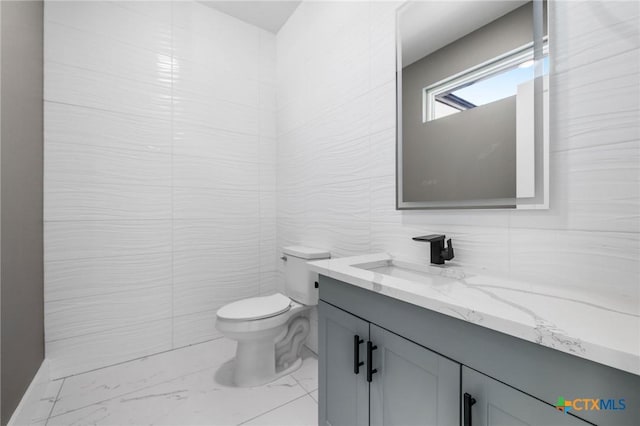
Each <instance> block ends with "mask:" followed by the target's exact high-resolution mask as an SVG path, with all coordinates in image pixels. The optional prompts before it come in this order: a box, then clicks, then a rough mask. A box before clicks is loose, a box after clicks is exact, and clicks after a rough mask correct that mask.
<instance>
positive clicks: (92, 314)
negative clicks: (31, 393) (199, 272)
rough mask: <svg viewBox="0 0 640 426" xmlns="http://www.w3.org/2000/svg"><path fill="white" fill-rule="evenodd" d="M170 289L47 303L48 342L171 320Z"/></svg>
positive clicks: (148, 289) (46, 331) (150, 289)
mask: <svg viewBox="0 0 640 426" xmlns="http://www.w3.org/2000/svg"><path fill="white" fill-rule="evenodd" d="M171 304H172V301H171V286H170V285H164V286H162V287H152V288H141V289H138V290H133V291H126V292H118V293H111V294H101V295H97V296H91V297H82V298H73V299H65V300H59V301H52V302H48V303H47V305H46V309H45V323H46V330H45V334H46V339H47V341H49V342H51V341H55V340H61V339H68V338H70V337H75V336H83V335H86V334H93V333H99V332H102V331H106V330H109V329H112V328H119V327H125V326H127V325H128V324H131V323H136V322H150V321H157V320H161V319H165V318H170V317H171Z"/></svg>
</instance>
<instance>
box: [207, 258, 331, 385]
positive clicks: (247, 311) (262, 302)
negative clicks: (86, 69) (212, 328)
mask: <svg viewBox="0 0 640 426" xmlns="http://www.w3.org/2000/svg"><path fill="white" fill-rule="evenodd" d="M283 253H284V256H283V260H284V261H285V289H286V292H287V294H288V296H287V295H284V294H281V293H276V294H273V295H270V296H262V297H251V298H248V299H243V300H239V301H236V302H232V303H230V304H228V305H225V306H223V307H222V308H220V309H219V310H218V312H217V314H216V328H217V329H218V330H219V331H220V332H221V333H222V334H223V335H224V336H226V337H228V338H230V339H233V340H236V342H237V347H236V356H235V359H234V371H233V381H234V383H235V384H236V385H237V386H259V385H262V384H265V383H269V382H271V381H273V380H275V379H277V378H279V377H282V376H284V375H286V374H290V373H291V372H293V371H295V370H296V369H298V368H299V367H300V365H301V364H302V359H301V357H300V352H301V350H302V345H303V344H304V342H305V340H306V337H307V335H308V334H309V327H310V324H309V319H308V312H309V310H310V309H311V308H312V307H313V306H314V305H317V304H318V289H317V288H316V286H315V282H316V281H317V274H315V273H313V272H311V271H309V269H308V268H307V261H309V260H316V259H326V258H329V253H328V252H326V251H323V250H318V249H311V248H307V247H300V246H294V247H285V248H284V249H283ZM289 296H291V297H289Z"/></svg>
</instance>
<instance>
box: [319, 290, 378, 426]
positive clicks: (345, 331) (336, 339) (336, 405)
mask: <svg viewBox="0 0 640 426" xmlns="http://www.w3.org/2000/svg"><path fill="white" fill-rule="evenodd" d="M356 336H357V339H358V340H357V342H358V345H357V349H356V347H355V338H356ZM368 339H369V323H368V322H367V321H364V320H361V319H360V318H358V317H356V316H354V315H351V314H348V313H346V312H344V311H342V310H340V309H337V308H334V307H333V306H331V305H329V304H327V303H324V302H320V303H318V348H319V351H320V353H319V357H318V361H319V368H318V371H319V372H320V374H319V377H318V380H319V385H320V386H319V388H320V403H319V407H318V408H319V417H320V422H319V424H320V425H333V426H340V425H353V426H367V425H368V424H369V383H367V381H366V378H365V375H366V365H365V364H366V359H365V357H366V350H365V347H366V342H367V340H368ZM354 351H355V352H354ZM356 357H357V362H358V364H359V363H362V365H358V374H355V366H354V362H356V361H355V360H356Z"/></svg>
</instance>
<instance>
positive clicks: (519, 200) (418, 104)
mask: <svg viewBox="0 0 640 426" xmlns="http://www.w3.org/2000/svg"><path fill="white" fill-rule="evenodd" d="M547 18H548V13H547V5H546V1H543V0H533V1H455V2H451V1H427V2H409V3H406V4H405V5H403V6H402V7H401V8H400V9H399V10H398V15H397V65H398V66H397V73H396V75H397V109H398V111H397V114H398V116H397V123H398V124H397V126H398V129H397V173H396V183H397V187H396V195H397V198H396V201H397V203H396V204H397V206H396V207H397V208H398V209H451V208H519V209H522V208H527V209H532V208H535V209H544V208H548V206H549V203H548V193H549V165H548V158H549V137H548V121H549V120H548V116H549V107H548V104H549V90H548V72H549V36H548V30H547V29H548V25H547Z"/></svg>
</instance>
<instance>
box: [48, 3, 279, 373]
mask: <svg viewBox="0 0 640 426" xmlns="http://www.w3.org/2000/svg"><path fill="white" fill-rule="evenodd" d="M45 31H46V37H45V40H46V41H45V44H46V46H45V60H46V63H45V115H46V123H45V263H46V264H45V311H46V319H45V322H46V350H47V357H48V358H49V359H50V360H51V374H52V376H53V377H61V376H66V375H69V374H75V373H78V372H81V371H86V370H90V369H94V368H98V367H102V366H105V365H109V364H113V363H116V362H121V361H125V360H128V359H132V358H136V357H140V356H144V355H148V354H151V353H154V352H158V351H163V350H168V349H172V348H176V347H179V346H184V345H188V344H192V343H196V342H201V341H204V340H208V339H211V338H214V337H217V336H218V333H217V331H216V330H215V328H214V323H215V311H216V310H217V309H218V308H219V307H220V306H222V305H223V304H225V303H228V302H230V301H232V300H236V299H239V298H243V297H248V296H253V295H257V294H259V293H268V292H272V291H274V290H275V287H276V286H275V276H276V270H277V267H276V253H275V232H276V231H275V227H276V220H275V217H276V206H275V201H276V197H275V194H276V182H275V165H276V139H275V137H276V135H275V130H274V129H275V111H276V107H275V105H276V99H275V96H276V88H275V61H276V58H275V53H276V52H275V47H276V42H275V36H274V35H272V34H270V33H267V32H265V31H262V30H260V29H258V28H257V27H253V26H251V25H248V24H245V23H243V22H241V21H239V20H236V19H234V18H231V17H229V16H227V15H224V14H221V13H218V12H216V11H214V10H213V9H211V8H208V7H206V6H204V5H202V4H200V3H198V2H195V1H194V2H185V1H176V2H117V1H116V2H111V1H108V2H107V1H105V2H101V1H96V2H86V1H71V2H56V1H50V2H47V3H46V11H45ZM270 120H271V121H272V123H270V122H269V121H270Z"/></svg>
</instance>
